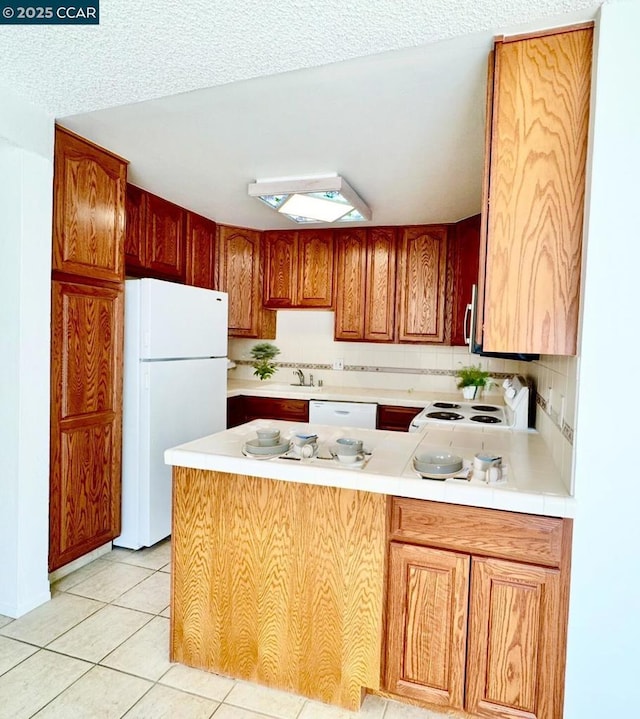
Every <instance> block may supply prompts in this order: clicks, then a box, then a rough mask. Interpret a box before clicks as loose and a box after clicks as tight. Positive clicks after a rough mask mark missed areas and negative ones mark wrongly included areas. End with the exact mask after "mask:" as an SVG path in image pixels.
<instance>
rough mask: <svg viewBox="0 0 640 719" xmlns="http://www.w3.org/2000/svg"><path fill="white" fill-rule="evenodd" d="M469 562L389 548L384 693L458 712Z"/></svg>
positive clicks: (426, 550) (427, 551)
mask: <svg viewBox="0 0 640 719" xmlns="http://www.w3.org/2000/svg"><path fill="white" fill-rule="evenodd" d="M469 575H470V557H469V555H467V554H459V553H455V552H443V551H441V550H437V549H430V548H427V547H414V546H411V545H409V544H396V543H392V544H391V548H390V552H389V594H388V598H387V602H388V605H387V606H388V609H387V627H388V629H387V688H388V689H389V690H390V691H392V692H394V693H396V694H401V695H403V696H407V697H411V698H413V699H420V700H422V701H425V702H429V703H430V704H435V705H441V706H447V707H453V708H457V709H462V708H463V705H464V681H465V661H466V648H467V603H468V599H469Z"/></svg>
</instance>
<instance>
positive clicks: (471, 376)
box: [456, 364, 493, 399]
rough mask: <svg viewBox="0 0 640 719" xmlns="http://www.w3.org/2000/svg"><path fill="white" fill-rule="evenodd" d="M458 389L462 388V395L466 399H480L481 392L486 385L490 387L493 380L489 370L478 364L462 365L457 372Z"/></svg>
mask: <svg viewBox="0 0 640 719" xmlns="http://www.w3.org/2000/svg"><path fill="white" fill-rule="evenodd" d="M456 376H457V377H458V384H457V387H458V389H461V390H462V396H463V397H464V398H465V399H478V397H479V396H480V392H482V390H483V389H484V388H485V387H487V388H488V387H490V386H491V384H492V382H493V380H492V379H491V377H490V376H489V372H487V371H486V370H483V369H482V367H481V366H480V365H479V364H478V365H467V366H465V367H461V368H460V369H459V370H458V371H457V372H456Z"/></svg>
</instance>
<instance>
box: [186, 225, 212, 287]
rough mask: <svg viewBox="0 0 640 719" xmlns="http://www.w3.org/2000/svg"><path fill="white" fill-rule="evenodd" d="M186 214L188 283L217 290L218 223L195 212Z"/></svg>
mask: <svg viewBox="0 0 640 719" xmlns="http://www.w3.org/2000/svg"><path fill="white" fill-rule="evenodd" d="M186 214H187V232H186V252H187V268H186V283H187V284H188V285H195V286H196V287H204V288H205V289H207V290H213V289H215V276H214V269H215V265H214V261H215V246H216V223H215V222H213V221H212V220H208V219H207V218H206V217H201V216H200V215H196V214H195V213H193V212H187V213H186Z"/></svg>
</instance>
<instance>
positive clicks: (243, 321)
mask: <svg viewBox="0 0 640 719" xmlns="http://www.w3.org/2000/svg"><path fill="white" fill-rule="evenodd" d="M217 237H218V239H217V255H218V288H219V289H220V290H221V291H222V292H226V293H227V294H228V295H229V335H230V336H232V337H252V338H262V339H273V338H275V336H276V317H275V312H272V311H269V310H265V309H263V307H262V263H261V233H260V232H259V231H257V230H247V229H245V228H243V227H229V226H227V225H218V227H217Z"/></svg>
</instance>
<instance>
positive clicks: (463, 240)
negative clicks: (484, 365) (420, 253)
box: [449, 215, 480, 346]
mask: <svg viewBox="0 0 640 719" xmlns="http://www.w3.org/2000/svg"><path fill="white" fill-rule="evenodd" d="M479 257H480V215H474V216H473V217H468V218H467V219H466V220H461V221H460V222H457V223H456V224H455V226H452V227H451V228H450V230H449V272H450V277H451V306H450V315H451V319H450V321H451V333H450V334H451V337H450V344H452V345H459V346H462V345H464V344H465V341H464V338H465V320H467V327H466V331H467V332H468V331H469V327H470V321H469V320H470V318H469V317H468V316H467V305H469V304H470V302H471V288H472V287H473V285H475V284H477V282H478V261H479Z"/></svg>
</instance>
